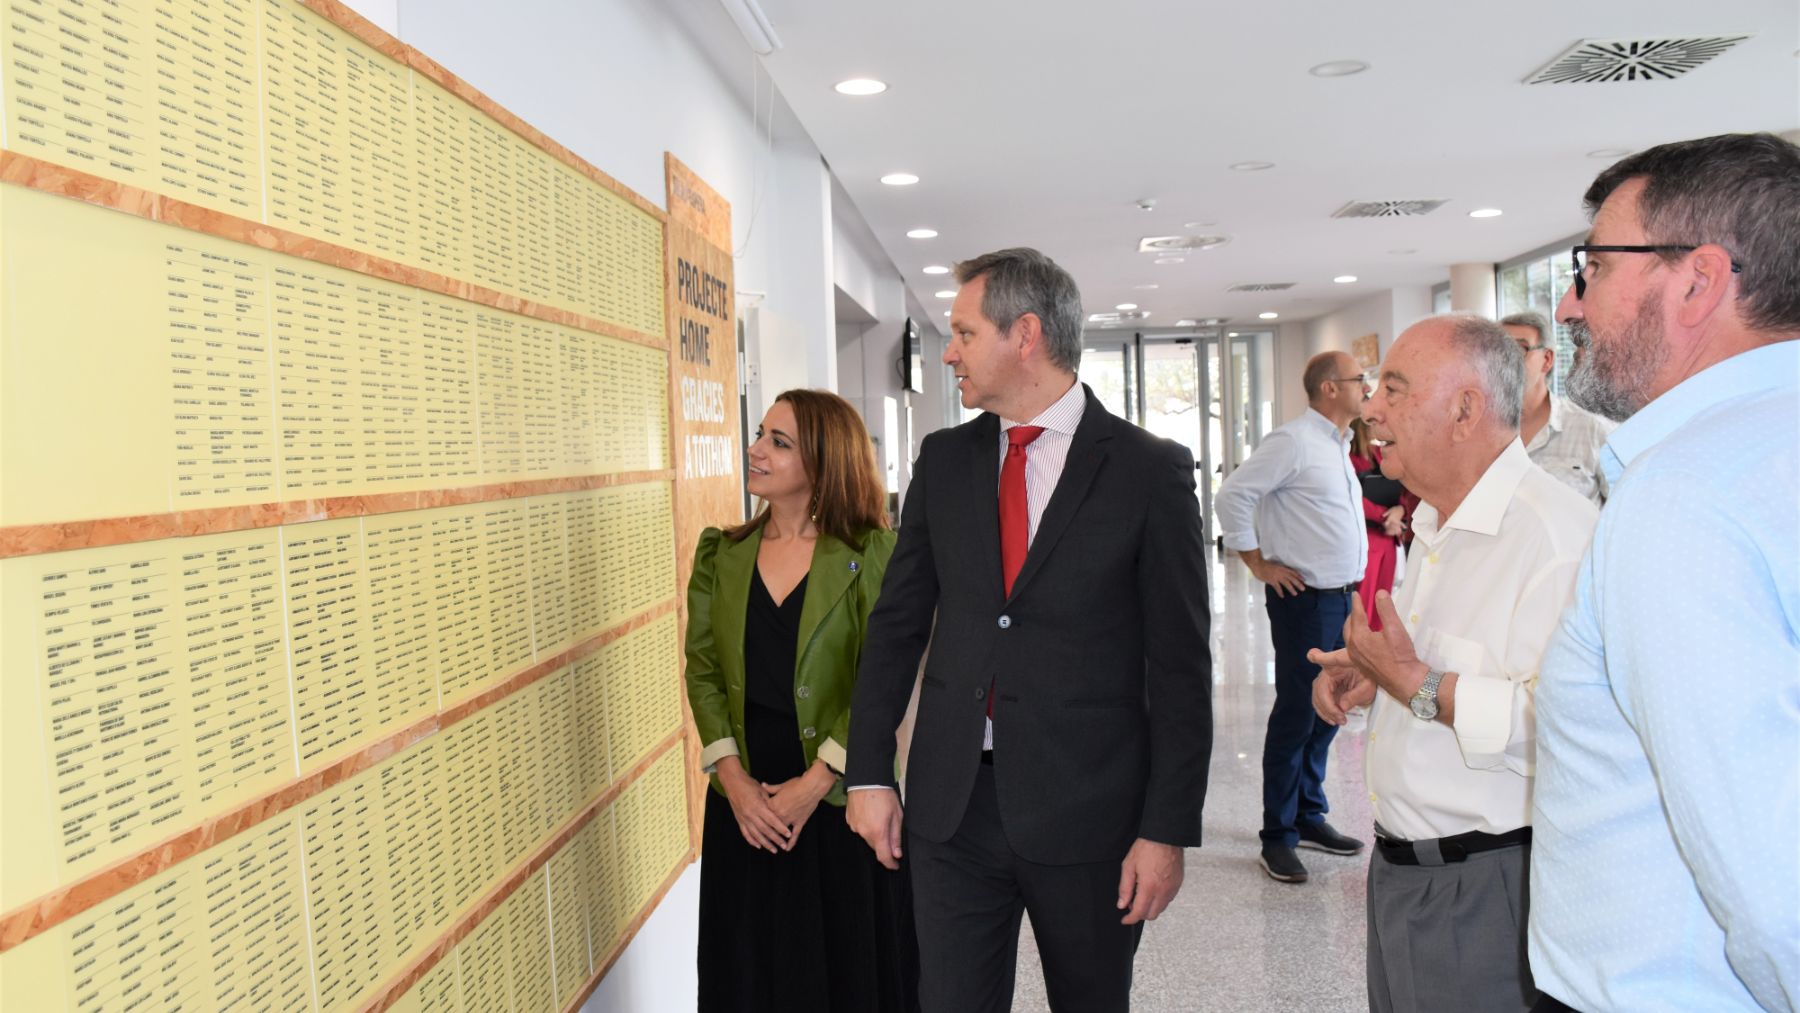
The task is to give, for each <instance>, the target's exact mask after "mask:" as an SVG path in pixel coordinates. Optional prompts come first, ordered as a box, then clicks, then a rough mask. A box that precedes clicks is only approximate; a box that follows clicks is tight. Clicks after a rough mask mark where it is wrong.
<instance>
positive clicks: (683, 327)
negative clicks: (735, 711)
mask: <svg viewBox="0 0 1800 1013" xmlns="http://www.w3.org/2000/svg"><path fill="white" fill-rule="evenodd" d="M663 166H664V175H665V178H666V180H667V182H668V188H669V220H668V224H667V225H666V227H665V228H666V231H665V233H664V236H665V241H664V243H663V250H664V258H665V261H666V263H667V270H668V278H667V284H666V285H665V286H664V291H665V293H666V295H665V299H666V300H667V304H668V312H667V314H666V315H665V318H666V319H667V320H668V322H669V444H670V450H671V462H672V464H673V465H674V468H675V551H676V554H677V555H676V574H677V577H678V579H679V581H680V586H681V587H682V588H683V591H684V596H683V604H682V612H681V630H682V636H683V638H684V640H685V638H686V635H687V608H686V597H685V589H686V588H687V582H688V578H689V577H690V576H692V574H693V568H694V546H695V545H696V544H698V543H699V541H700V532H702V531H704V530H705V529H707V528H709V527H729V526H731V525H733V524H736V523H738V522H739V521H741V520H743V519H744V512H743V502H744V474H743V457H744V438H743V433H742V432H741V431H740V426H739V424H738V414H739V409H738V400H739V393H738V370H737V313H736V290H735V289H734V288H733V286H732V257H731V205H730V204H728V203H726V201H725V199H724V198H723V197H720V196H719V194H718V192H717V191H716V190H714V189H713V188H712V187H710V186H707V185H706V183H705V182H704V181H703V180H701V179H700V177H698V176H696V175H694V173H693V171H692V170H690V169H689V168H688V167H687V166H685V165H682V164H681V161H680V160H679V159H677V158H676V157H675V156H674V155H671V154H668V153H664V155H663ZM683 696H684V699H685V694H683ZM684 706H685V704H684ZM689 720H690V721H691V720H692V715H689ZM702 745H703V743H701V742H699V737H698V736H696V735H689V736H688V752H689V757H688V759H689V766H688V769H689V770H690V771H691V772H692V774H691V776H692V777H693V779H694V780H693V783H692V785H691V789H692V790H690V791H689V792H688V798H689V802H690V804H691V805H692V806H693V812H692V814H691V815H692V819H690V820H689V825H690V826H691V827H692V828H693V832H694V846H695V847H696V848H698V847H699V844H700V836H699V827H700V822H701V819H702V813H703V812H704V809H705V798H706V795H705V793H706V791H707V787H706V781H705V779H704V778H703V777H701V776H700V774H699V756H700V748H701V747H702Z"/></svg>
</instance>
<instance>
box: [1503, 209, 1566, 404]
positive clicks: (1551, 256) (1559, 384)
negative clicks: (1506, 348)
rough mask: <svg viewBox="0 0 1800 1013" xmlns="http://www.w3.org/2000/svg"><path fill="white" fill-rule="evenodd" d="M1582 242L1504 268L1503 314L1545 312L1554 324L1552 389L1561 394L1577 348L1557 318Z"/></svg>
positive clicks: (1540, 252) (1530, 255) (1533, 254)
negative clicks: (1571, 261) (1573, 256)
mask: <svg viewBox="0 0 1800 1013" xmlns="http://www.w3.org/2000/svg"><path fill="white" fill-rule="evenodd" d="M1580 241H1581V240H1580V239H1579V238H1578V237H1571V238H1570V239H1569V240H1568V241H1567V242H1564V243H1558V244H1556V245H1554V246H1550V247H1546V248H1545V249H1542V250H1534V251H1533V252H1531V253H1528V254H1526V255H1525V256H1523V257H1520V258H1518V259H1517V260H1512V261H1508V262H1507V263H1505V264H1502V265H1500V285H1499V292H1498V295H1499V302H1500V315H1501V316H1503V317H1504V316H1507V315H1508V314H1512V313H1524V312H1526V311H1528V310H1529V311H1535V312H1538V313H1542V314H1543V315H1544V316H1545V318H1547V319H1549V320H1550V321H1551V322H1552V327H1553V329H1554V330H1555V332H1556V333H1555V334H1554V335H1553V336H1552V337H1551V344H1552V345H1553V346H1554V347H1555V349H1556V372H1555V374H1554V375H1552V376H1551V377H1550V389H1551V390H1552V391H1554V392H1556V393H1558V394H1561V393H1562V389H1563V378H1564V377H1566V376H1568V375H1569V367H1570V366H1573V365H1574V364H1575V346H1574V345H1572V344H1571V343H1570V342H1569V328H1568V327H1566V326H1564V325H1563V323H1562V322H1561V321H1558V320H1557V319H1556V304H1557V302H1558V301H1559V300H1560V299H1562V296H1563V293H1564V292H1566V291H1568V288H1569V285H1570V284H1571V283H1572V282H1573V280H1574V278H1573V275H1574V273H1575V272H1574V269H1573V268H1572V267H1571V266H1570V264H1569V249H1570V248H1571V247H1573V246H1574V245H1575V244H1576V243H1578V242H1580Z"/></svg>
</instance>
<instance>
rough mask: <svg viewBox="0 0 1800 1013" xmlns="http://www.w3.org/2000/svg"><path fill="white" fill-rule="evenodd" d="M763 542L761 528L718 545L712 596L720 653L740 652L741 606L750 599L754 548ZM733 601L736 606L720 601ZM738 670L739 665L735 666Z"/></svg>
mask: <svg viewBox="0 0 1800 1013" xmlns="http://www.w3.org/2000/svg"><path fill="white" fill-rule="evenodd" d="M761 545H762V529H761V528H758V529H757V530H755V531H752V532H751V533H750V534H749V535H747V536H745V538H744V540H743V541H741V542H734V541H731V540H730V539H726V540H725V541H724V542H723V543H722V544H721V545H720V546H719V562H718V568H719V577H718V581H719V589H718V591H717V592H715V593H714V595H713V614H712V623H713V643H714V644H715V645H717V647H718V650H719V652H720V653H721V654H724V653H726V652H730V653H731V654H733V655H741V654H742V653H743V650H744V607H745V605H746V604H747V603H748V602H749V601H750V576H751V574H753V573H754V572H755V571H756V550H757V548H758V547H759V546H761ZM726 602H734V603H736V604H735V606H732V605H726V606H725V607H724V608H720V607H719V606H720V604H722V603H726ZM738 667H739V668H740V670H741V669H742V665H741V664H740V665H739V666H738Z"/></svg>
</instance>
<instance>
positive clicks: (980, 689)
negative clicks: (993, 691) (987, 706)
mask: <svg viewBox="0 0 1800 1013" xmlns="http://www.w3.org/2000/svg"><path fill="white" fill-rule="evenodd" d="M975 699H977V700H986V699H987V687H986V686H977V687H975Z"/></svg>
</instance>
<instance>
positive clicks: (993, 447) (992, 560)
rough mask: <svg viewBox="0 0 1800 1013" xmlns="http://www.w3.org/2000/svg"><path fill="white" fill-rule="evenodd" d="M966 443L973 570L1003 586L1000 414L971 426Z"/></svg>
mask: <svg viewBox="0 0 1800 1013" xmlns="http://www.w3.org/2000/svg"><path fill="white" fill-rule="evenodd" d="M969 431H970V433H972V434H973V435H972V440H973V442H972V443H971V444H970V446H969V495H970V498H971V502H970V504H969V518H970V523H971V524H973V525H974V527H975V550H976V552H975V558H974V560H973V561H972V562H973V563H974V566H975V569H976V572H977V573H979V572H981V571H982V570H983V569H985V570H986V571H987V573H988V579H989V580H990V581H991V582H992V586H993V588H994V590H995V591H999V590H1000V589H1001V588H1002V587H1003V581H1002V576H1001V573H1000V416H998V415H995V414H993V413H992V412H989V413H987V414H985V415H983V416H981V424H980V425H976V426H972V427H970V430H969Z"/></svg>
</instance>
